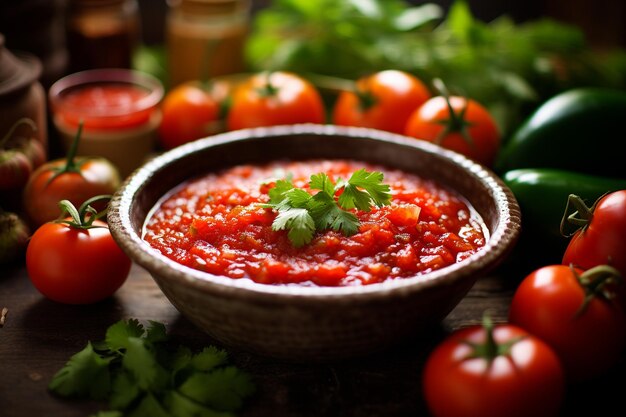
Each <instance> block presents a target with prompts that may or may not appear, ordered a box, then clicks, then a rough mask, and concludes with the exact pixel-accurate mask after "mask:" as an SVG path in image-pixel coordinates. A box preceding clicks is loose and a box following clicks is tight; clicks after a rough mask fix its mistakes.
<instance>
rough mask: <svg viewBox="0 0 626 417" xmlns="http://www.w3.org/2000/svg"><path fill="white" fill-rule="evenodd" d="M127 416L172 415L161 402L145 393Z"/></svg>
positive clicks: (151, 416) (161, 416) (167, 416)
mask: <svg viewBox="0 0 626 417" xmlns="http://www.w3.org/2000/svg"><path fill="white" fill-rule="evenodd" d="M127 417H173V415H172V414H170V413H169V412H168V411H167V410H166V409H165V408H164V407H163V405H161V403H160V402H159V401H158V400H157V399H156V398H155V397H154V395H152V394H151V393H147V394H146V395H145V396H144V397H143V399H142V400H141V402H140V403H139V404H138V405H137V407H135V408H134V409H133V410H132V411H131V412H130V413H128V414H127Z"/></svg>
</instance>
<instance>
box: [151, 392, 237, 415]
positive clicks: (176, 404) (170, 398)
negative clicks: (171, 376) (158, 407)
mask: <svg viewBox="0 0 626 417" xmlns="http://www.w3.org/2000/svg"><path fill="white" fill-rule="evenodd" d="M163 402H164V403H165V406H166V407H167V408H168V409H169V410H170V412H171V413H172V414H174V415H175V416H176V417H234V415H233V414H232V413H225V412H221V411H215V410H212V409H210V408H207V407H206V406H204V405H202V404H199V403H197V402H196V401H194V400H192V399H190V398H187V397H185V396H184V395H181V394H179V393H178V392H176V391H169V392H168V393H167V394H166V395H165V398H164V400H163Z"/></svg>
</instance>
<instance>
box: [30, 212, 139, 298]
mask: <svg viewBox="0 0 626 417" xmlns="http://www.w3.org/2000/svg"><path fill="white" fill-rule="evenodd" d="M87 203H88V204H87V205H83V207H81V209H79V210H78V211H76V209H74V211H76V213H75V214H73V215H72V216H71V218H68V219H66V220H65V221H58V222H49V223H46V224H44V225H43V226H41V227H39V228H38V229H37V230H36V231H35V233H34V234H33V236H32V237H31V239H30V242H29V244H28V247H27V249H26V269H27V271H28V276H29V277H30V280H31V281H32V283H33V285H34V286H35V288H37V289H38V290H39V292H41V293H42V294H43V295H45V296H46V297H48V298H50V299H51V300H54V301H57V302H60V303H66V304H89V303H94V302H97V301H100V300H103V299H105V298H107V297H109V296H111V295H112V294H113V293H115V292H116V291H117V290H118V288H120V287H121V286H122V284H123V283H124V282H125V281H126V278H127V277H128V273H129V271H130V266H131V261H130V259H129V258H128V257H127V256H126V254H125V253H124V252H123V251H122V250H121V249H120V247H119V246H118V245H117V244H116V243H115V241H114V240H113V237H112V236H111V233H110V232H109V228H108V226H107V224H106V223H104V222H102V221H100V220H97V219H96V218H94V217H91V218H88V217H87V216H86V213H88V211H87V210H88V207H89V202H87ZM63 204H66V207H67V205H71V203H69V202H67V200H66V201H65V202H64V203H63ZM72 207H73V206H72ZM90 215H92V216H94V214H93V212H91V213H90ZM96 217H97V216H96Z"/></svg>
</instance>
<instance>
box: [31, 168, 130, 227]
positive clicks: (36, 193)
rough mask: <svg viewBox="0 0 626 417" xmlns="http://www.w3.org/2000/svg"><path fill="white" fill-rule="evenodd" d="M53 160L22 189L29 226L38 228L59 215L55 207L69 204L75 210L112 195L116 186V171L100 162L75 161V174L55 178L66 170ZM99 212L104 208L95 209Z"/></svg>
mask: <svg viewBox="0 0 626 417" xmlns="http://www.w3.org/2000/svg"><path fill="white" fill-rule="evenodd" d="M66 164H67V160H66V159H57V160H54V161H50V162H47V163H45V164H44V165H42V166H40V167H39V168H37V169H36V170H35V172H33V174H32V175H31V176H30V178H29V180H28V183H27V184H26V188H25V189H24V196H23V197H24V209H25V210H26V214H27V215H28V218H29V220H30V221H31V223H32V224H33V226H35V227H38V226H40V225H42V224H44V223H46V222H49V221H52V220H55V219H56V218H58V217H59V215H61V211H60V210H59V206H58V203H59V201H61V200H69V201H71V202H72V204H74V205H75V206H76V207H78V206H80V205H81V204H82V203H83V202H85V201H86V200H88V199H89V198H91V197H94V196H96V195H102V194H113V193H114V192H115V191H116V190H117V188H118V187H119V186H120V182H121V180H120V175H119V172H118V171H117V169H116V168H115V167H114V166H113V165H112V164H111V163H110V162H109V161H108V160H106V159H103V158H78V159H77V160H76V162H75V166H76V171H71V170H70V171H68V172H63V173H61V174H60V175H58V176H56V177H55V175H56V174H57V173H58V172H59V171H60V170H63V168H64V167H65V166H66ZM96 207H97V208H98V209H103V208H104V205H97V206H96Z"/></svg>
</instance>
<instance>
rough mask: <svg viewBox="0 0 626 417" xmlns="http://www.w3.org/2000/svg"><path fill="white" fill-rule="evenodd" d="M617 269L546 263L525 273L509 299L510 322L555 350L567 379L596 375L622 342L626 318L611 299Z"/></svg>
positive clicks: (609, 362) (610, 362)
mask: <svg viewBox="0 0 626 417" xmlns="http://www.w3.org/2000/svg"><path fill="white" fill-rule="evenodd" d="M618 277H619V273H618V272H617V270H615V268H611V267H608V266H599V267H596V268H593V269H590V270H588V271H586V272H584V273H583V271H582V270H580V269H574V268H571V267H568V266H565V265H549V266H545V267H542V268H539V269H537V270H535V271H533V272H532V273H531V274H529V275H528V276H527V277H526V278H525V279H524V280H523V281H522V282H521V284H520V285H519V287H518V288H517V290H516V292H515V294H514V296H513V300H512V302H511V307H510V312H509V319H510V321H511V322H512V323H515V324H516V325H518V326H520V327H522V328H524V329H526V330H527V331H528V332H530V333H532V334H534V335H535V336H537V337H539V338H541V339H542V340H544V341H545V342H546V343H548V344H549V345H550V346H552V348H553V349H554V350H555V352H557V354H558V355H559V357H560V358H561V360H562V362H563V366H564V369H565V372H566V374H567V376H568V378H570V379H572V380H574V381H580V380H584V379H589V378H592V377H596V376H598V375H600V374H602V373H604V372H606V371H607V370H608V369H609V368H611V367H612V366H613V365H615V364H616V363H617V362H618V360H619V359H620V357H621V353H622V351H623V349H624V346H625V343H626V317H625V316H624V311H623V309H622V308H621V307H620V306H619V304H618V303H617V302H615V301H614V300H611V299H610V298H612V297H613V295H611V294H614V293H613V292H612V290H613V289H614V284H613V283H614V281H615V280H617V279H619V278H618Z"/></svg>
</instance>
